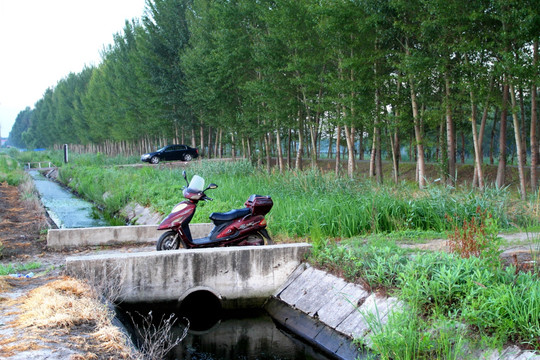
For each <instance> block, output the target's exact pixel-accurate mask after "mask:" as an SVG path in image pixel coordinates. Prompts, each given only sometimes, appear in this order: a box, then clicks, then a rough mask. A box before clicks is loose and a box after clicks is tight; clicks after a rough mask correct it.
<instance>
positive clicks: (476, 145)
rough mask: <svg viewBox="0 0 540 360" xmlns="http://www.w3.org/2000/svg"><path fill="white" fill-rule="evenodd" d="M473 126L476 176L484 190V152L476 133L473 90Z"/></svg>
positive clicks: (472, 95)
mask: <svg viewBox="0 0 540 360" xmlns="http://www.w3.org/2000/svg"><path fill="white" fill-rule="evenodd" d="M470 94H471V124H472V133H473V145H474V159H475V161H474V162H475V166H476V172H475V173H476V174H477V175H478V187H479V188H480V190H484V173H483V172H482V160H481V158H482V154H481V152H482V150H481V146H480V143H479V139H478V134H477V132H476V105H475V104H474V94H473V92H472V90H471V92H470Z"/></svg>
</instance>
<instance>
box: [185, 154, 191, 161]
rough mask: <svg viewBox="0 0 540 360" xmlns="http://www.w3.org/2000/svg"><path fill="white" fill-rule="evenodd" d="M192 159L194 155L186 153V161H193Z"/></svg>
mask: <svg viewBox="0 0 540 360" xmlns="http://www.w3.org/2000/svg"><path fill="white" fill-rule="evenodd" d="M192 159H193V156H191V154H185V155H184V161H191V160H192Z"/></svg>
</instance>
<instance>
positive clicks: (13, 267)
mask: <svg viewBox="0 0 540 360" xmlns="http://www.w3.org/2000/svg"><path fill="white" fill-rule="evenodd" d="M40 267H41V263H38V262H30V263H24V264H22V263H21V264H7V265H2V264H0V276H5V275H10V274H19V273H22V272H26V271H29V270H34V269H39V268H40Z"/></svg>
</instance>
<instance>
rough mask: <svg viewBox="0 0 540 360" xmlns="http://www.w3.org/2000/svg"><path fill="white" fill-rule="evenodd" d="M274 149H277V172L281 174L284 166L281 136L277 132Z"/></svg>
mask: <svg viewBox="0 0 540 360" xmlns="http://www.w3.org/2000/svg"><path fill="white" fill-rule="evenodd" d="M276 123H277V121H276ZM276 147H277V161H278V166H279V172H280V173H283V170H285V169H284V164H283V152H282V150H281V136H280V134H279V130H277V131H276Z"/></svg>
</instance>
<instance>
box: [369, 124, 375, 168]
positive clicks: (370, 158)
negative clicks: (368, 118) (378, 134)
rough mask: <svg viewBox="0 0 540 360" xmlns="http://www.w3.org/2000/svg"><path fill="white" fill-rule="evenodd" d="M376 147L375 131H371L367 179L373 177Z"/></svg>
mask: <svg viewBox="0 0 540 360" xmlns="http://www.w3.org/2000/svg"><path fill="white" fill-rule="evenodd" d="M376 152H377V147H376V146H375V129H373V138H372V139H371V153H370V154H369V177H370V178H372V177H375V153H376Z"/></svg>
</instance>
